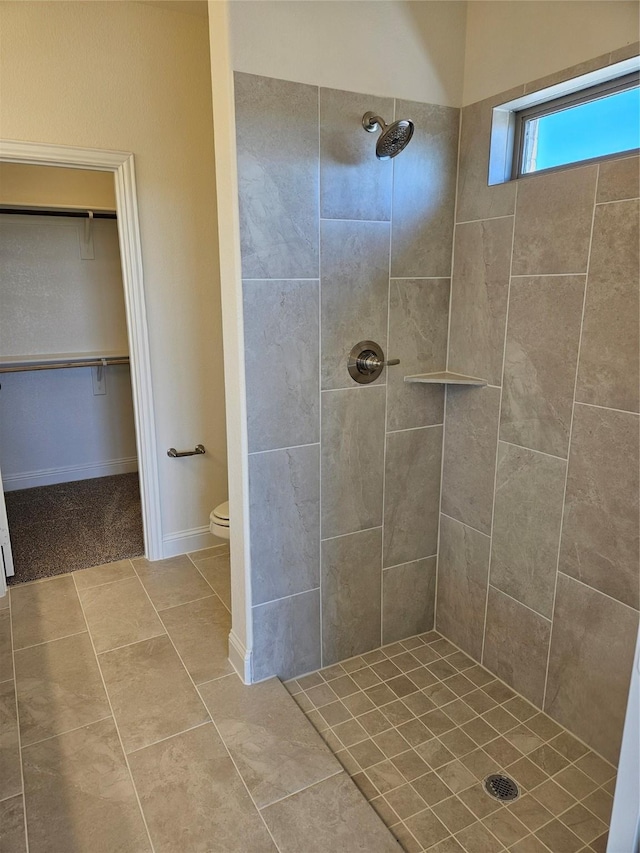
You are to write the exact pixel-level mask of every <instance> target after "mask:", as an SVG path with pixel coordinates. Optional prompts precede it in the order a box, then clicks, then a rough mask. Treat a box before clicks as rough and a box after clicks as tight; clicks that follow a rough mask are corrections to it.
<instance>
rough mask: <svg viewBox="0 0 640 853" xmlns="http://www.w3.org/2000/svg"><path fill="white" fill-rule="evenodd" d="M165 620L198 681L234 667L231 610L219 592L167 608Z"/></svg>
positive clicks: (190, 670) (183, 657)
mask: <svg viewBox="0 0 640 853" xmlns="http://www.w3.org/2000/svg"><path fill="white" fill-rule="evenodd" d="M162 621H163V622H164V626H165V628H166V629H167V632H168V634H169V636H170V637H171V639H172V640H173V642H174V644H175V647H176V649H177V650H178V654H179V655H180V657H181V658H182V662H183V663H184V665H185V666H186V668H187V670H188V672H189V675H190V676H191V678H193V680H194V681H195V683H196V684H202V683H203V682H204V681H211V679H213V678H220V676H222V675H228V674H229V673H230V672H233V671H234V670H233V667H232V666H231V664H230V663H229V631H230V630H231V614H230V613H229V611H228V610H227V608H226V607H225V606H224V604H223V603H222V602H221V601H220V599H219V598H218V596H216V595H211V596H209V597H208V598H203V599H200V600H199V601H192V602H190V603H189V604H180V605H178V607H170V608H169V609H168V610H163V611H162Z"/></svg>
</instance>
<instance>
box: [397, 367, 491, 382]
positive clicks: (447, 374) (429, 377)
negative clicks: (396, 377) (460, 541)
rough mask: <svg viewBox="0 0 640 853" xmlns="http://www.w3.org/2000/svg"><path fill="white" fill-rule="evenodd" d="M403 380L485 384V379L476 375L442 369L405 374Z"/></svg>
mask: <svg viewBox="0 0 640 853" xmlns="http://www.w3.org/2000/svg"><path fill="white" fill-rule="evenodd" d="M404 381H405V382H421V383H423V384H427V385H486V384H487V380H486V379H478V377H477V376H464V375H463V374H462V373H451V371H449V370H442V371H440V372H439V373H416V374H415V375H414V376H405V377H404Z"/></svg>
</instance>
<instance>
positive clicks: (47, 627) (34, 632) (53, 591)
mask: <svg viewBox="0 0 640 853" xmlns="http://www.w3.org/2000/svg"><path fill="white" fill-rule="evenodd" d="M9 594H10V595H11V618H12V622H13V646H14V648H15V649H22V648H24V647H25V646H33V645H35V644H36V643H46V642H48V641H49V640H57V639H59V638H60V637H68V636H69V635H70V634H77V633H79V632H80V631H85V630H86V625H85V622H84V617H83V615H82V609H81V608H80V602H79V601H78V594H77V592H76V587H75V584H74V582H73V578H72V577H71V575H64V577H60V578H51V579H50V580H45V581H37V582H36V583H29V584H22V585H20V586H14V587H12V588H11V591H10V593H9Z"/></svg>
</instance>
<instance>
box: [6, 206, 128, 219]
mask: <svg viewBox="0 0 640 853" xmlns="http://www.w3.org/2000/svg"><path fill="white" fill-rule="evenodd" d="M0 213H13V214H16V213H18V214H20V215H25V216H66V217H69V216H71V217H75V218H76V219H88V218H89V211H88V210H53V209H49V208H45V207H42V208H34V207H30V208H24V207H0ZM93 218H94V219H117V218H118V214H117V213H111V212H110V211H105V210H94V211H93Z"/></svg>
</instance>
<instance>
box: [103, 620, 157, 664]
mask: <svg viewBox="0 0 640 853" xmlns="http://www.w3.org/2000/svg"><path fill="white" fill-rule="evenodd" d="M161 624H162V623H161ZM162 627H163V628H164V625H162ZM166 636H167V631H166V629H165V630H163V631H161V632H160V633H159V634H152V636H151V637H141V638H140V639H139V640H134V641H133V642H132V643H123V644H122V645H121V646H114V647H113V648H112V649H103V650H102V651H101V652H99V651H96V656H97V657H101V656H102V655H108V654H111V652H117V651H119V650H120V649H128V648H129V647H130V646H138V645H140V643H146V642H148V641H149V640H157V639H158V637H166Z"/></svg>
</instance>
